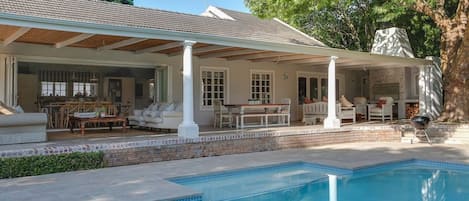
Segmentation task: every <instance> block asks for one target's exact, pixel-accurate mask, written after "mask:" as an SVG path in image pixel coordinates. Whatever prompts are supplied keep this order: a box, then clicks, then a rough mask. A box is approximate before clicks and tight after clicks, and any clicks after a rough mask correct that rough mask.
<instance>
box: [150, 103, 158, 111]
mask: <svg viewBox="0 0 469 201" xmlns="http://www.w3.org/2000/svg"><path fill="white" fill-rule="evenodd" d="M158 106H159V105H158V103H153V104H152V105H151V108H150V110H153V111H157V110H158Z"/></svg>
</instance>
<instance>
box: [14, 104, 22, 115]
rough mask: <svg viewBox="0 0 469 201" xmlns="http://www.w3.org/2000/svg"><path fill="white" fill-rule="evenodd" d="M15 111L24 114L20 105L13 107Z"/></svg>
mask: <svg viewBox="0 0 469 201" xmlns="http://www.w3.org/2000/svg"><path fill="white" fill-rule="evenodd" d="M15 110H16V113H24V110H23V108H22V107H21V106H20V105H17V106H16V107H15Z"/></svg>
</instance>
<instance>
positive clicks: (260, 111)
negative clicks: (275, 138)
mask: <svg viewBox="0 0 469 201" xmlns="http://www.w3.org/2000/svg"><path fill="white" fill-rule="evenodd" d="M288 105H289V104H285V103H261V104H247V103H243V104H224V106H225V107H226V108H227V110H228V113H229V114H230V115H233V116H235V117H236V118H235V119H236V128H247V127H268V126H269V125H284V124H280V123H277V124H269V121H268V120H269V117H271V116H277V117H280V116H284V115H283V113H280V111H281V110H282V107H285V106H288ZM235 110H237V111H238V113H235ZM248 117H250V118H259V120H260V121H259V124H252V125H246V124H245V118H248Z"/></svg>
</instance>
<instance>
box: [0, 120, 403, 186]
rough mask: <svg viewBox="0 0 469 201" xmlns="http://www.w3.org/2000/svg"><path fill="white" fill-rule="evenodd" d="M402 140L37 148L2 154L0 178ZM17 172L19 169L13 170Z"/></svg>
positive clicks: (395, 134) (369, 132) (234, 138)
mask: <svg viewBox="0 0 469 201" xmlns="http://www.w3.org/2000/svg"><path fill="white" fill-rule="evenodd" d="M137 139H138V138H137ZM400 139H401V131H400V129H399V127H398V126H397V127H396V126H382V127H357V128H354V129H350V128H349V129H344V128H341V129H332V130H328V129H305V128H302V129H285V130H283V131H281V130H280V131H279V130H263V131H234V132H233V133H228V134H215V135H203V136H201V137H199V138H196V139H182V138H177V137H174V138H166V139H158V138H155V139H147V140H138V141H137V140H134V141H132V140H129V141H127V142H115V143H102V144H80V145H70V146H56V147H36V148H32V149H21V150H9V151H0V177H1V178H11V177H21V176H29V175H40V174H48V173H54V172H63V171H74V170H84V169H93V168H101V167H113V166H122V165H133V164H139V163H149V162H158V161H168V160H180V159H189V158H199V157H210V156H220V155H229V154H240V153H251V152H262V151H273V150H281V149H291V148H307V147H313V146H321V145H328V144H339V143H351V142H399V141H400ZM42 166H44V167H46V168H43V167H42ZM56 166H57V167H56ZM41 168H42V169H41ZM18 169H19V170H21V171H15V170H18Z"/></svg>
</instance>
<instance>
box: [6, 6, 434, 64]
mask: <svg viewBox="0 0 469 201" xmlns="http://www.w3.org/2000/svg"><path fill="white" fill-rule="evenodd" d="M0 24H1V25H9V26H17V27H27V28H37V29H46V30H56V31H68V32H76V33H83V34H101V35H109V36H123V37H129V38H145V39H160V40H168V41H185V40H191V41H197V42H198V43H204V44H208V45H217V46H226V47H237V48H241V49H253V50H261V51H269V52H282V53H287V54H293V55H294V54H301V55H311V56H314V58H317V60H318V62H324V61H327V60H328V58H329V57H330V56H337V57H339V59H338V66H339V67H341V66H343V67H344V68H348V69H355V68H356V69H362V68H363V66H367V67H368V68H372V67H386V68H392V67H419V66H423V65H429V64H431V61H428V60H424V59H418V58H403V57H394V56H385V55H376V54H371V53H367V52H358V51H349V50H343V49H336V48H325V47H315V46H306V45H295V44H285V43H272V42H266V41H257V40H246V39H243V38H232V37H222V36H214V35H205V34H200V33H191V32H178V31H168V30H161V29H149V28H145V27H142V28H134V27H126V26H112V25H107V24H93V23H87V22H76V21H65V20H59V19H49V18H40V17H30V16H22V15H15V14H8V13H0ZM245 53H246V52H245ZM255 53H256V52H252V54H255ZM258 53H261V52H258ZM230 56H233V55H230ZM238 56H239V55H238ZM318 56H320V57H322V58H318ZM312 58H313V57H312ZM340 61H344V62H342V63H340ZM274 62H275V60H274ZM293 63H294V62H293ZM294 64H295V63H294ZM300 64H301V65H307V64H308V63H306V64H305V63H300ZM311 64H314V62H311ZM347 64H349V65H347ZM361 64H362V65H363V66H360V65H361ZM354 66H356V67H354Z"/></svg>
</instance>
